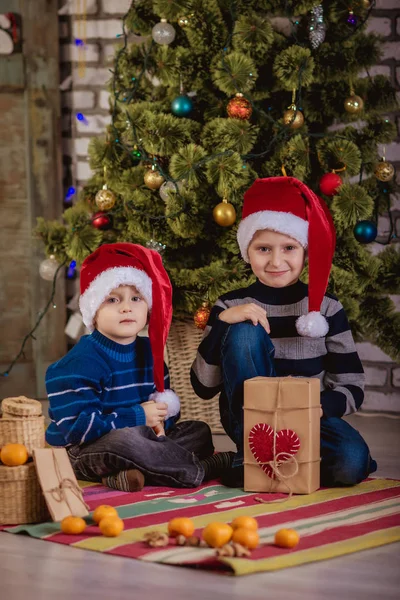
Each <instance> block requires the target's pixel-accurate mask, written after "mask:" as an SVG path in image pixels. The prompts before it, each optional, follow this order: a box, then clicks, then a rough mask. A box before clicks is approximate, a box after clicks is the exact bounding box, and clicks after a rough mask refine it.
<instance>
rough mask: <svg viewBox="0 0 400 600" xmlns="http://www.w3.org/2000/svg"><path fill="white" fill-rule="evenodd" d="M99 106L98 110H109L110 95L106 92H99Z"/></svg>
mask: <svg viewBox="0 0 400 600" xmlns="http://www.w3.org/2000/svg"><path fill="white" fill-rule="evenodd" d="M99 106H100V108H104V110H109V108H110V94H109V92H108V91H106V90H101V92H100V94H99Z"/></svg>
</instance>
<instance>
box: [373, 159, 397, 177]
mask: <svg viewBox="0 0 400 600" xmlns="http://www.w3.org/2000/svg"><path fill="white" fill-rule="evenodd" d="M394 172H395V171H394V166H393V165H392V163H390V162H388V161H387V160H385V159H384V158H382V160H381V161H379V162H378V164H377V165H376V167H375V171H374V173H375V177H376V178H377V179H379V181H383V182H387V181H392V179H393V177H394Z"/></svg>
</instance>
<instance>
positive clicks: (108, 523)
mask: <svg viewBox="0 0 400 600" xmlns="http://www.w3.org/2000/svg"><path fill="white" fill-rule="evenodd" d="M99 528H100V531H101V533H102V534H103V535H105V536H106V537H117V536H118V535H119V534H120V533H122V531H123V530H124V522H123V520H122V519H120V518H119V517H105V518H104V519H102V520H101V521H100V523H99Z"/></svg>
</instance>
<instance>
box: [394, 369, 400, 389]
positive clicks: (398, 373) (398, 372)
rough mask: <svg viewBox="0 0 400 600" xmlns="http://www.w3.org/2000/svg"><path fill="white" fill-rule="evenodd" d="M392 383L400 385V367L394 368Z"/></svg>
mask: <svg viewBox="0 0 400 600" xmlns="http://www.w3.org/2000/svg"><path fill="white" fill-rule="evenodd" d="M392 378H393V379H392V384H393V385H394V386H395V387H400V368H398V369H393V371H392Z"/></svg>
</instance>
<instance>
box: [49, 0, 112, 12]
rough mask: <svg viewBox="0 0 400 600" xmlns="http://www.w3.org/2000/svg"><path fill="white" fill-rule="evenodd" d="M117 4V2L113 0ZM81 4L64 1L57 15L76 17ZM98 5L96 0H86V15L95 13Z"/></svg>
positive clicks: (69, 0) (74, 0) (73, 0)
mask: <svg viewBox="0 0 400 600" xmlns="http://www.w3.org/2000/svg"><path fill="white" fill-rule="evenodd" d="M115 1H116V2H118V0H115ZM82 7H83V2H76V0H65V1H64V2H63V3H62V7H61V8H60V9H59V11H58V14H59V15H76V14H78V9H82ZM97 9H98V4H97V0H86V13H87V14H88V15H92V14H95V13H97Z"/></svg>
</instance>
